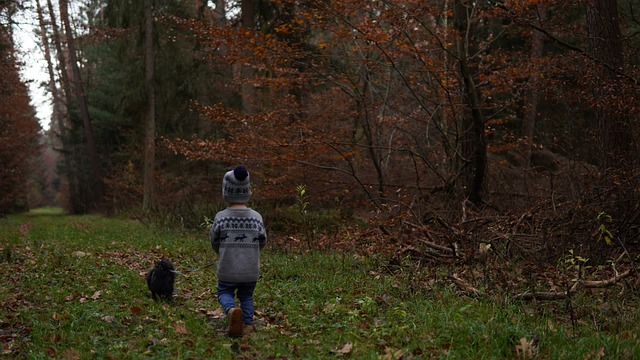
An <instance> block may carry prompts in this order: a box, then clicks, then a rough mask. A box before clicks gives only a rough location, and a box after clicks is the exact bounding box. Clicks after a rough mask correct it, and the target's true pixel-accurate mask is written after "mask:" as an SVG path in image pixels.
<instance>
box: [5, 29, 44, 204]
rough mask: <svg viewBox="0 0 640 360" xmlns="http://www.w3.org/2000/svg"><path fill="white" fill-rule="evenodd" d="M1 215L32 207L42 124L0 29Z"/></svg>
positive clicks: (12, 52)
mask: <svg viewBox="0 0 640 360" xmlns="http://www.w3.org/2000/svg"><path fill="white" fill-rule="evenodd" d="M0 74H2V76H0V89H1V90H0V164H2V165H1V166H0V216H3V215H6V214H9V213H13V212H17V211H24V210H26V209H28V207H29V204H28V194H29V191H30V186H31V185H33V182H32V181H31V180H32V179H31V177H30V176H29V175H30V172H31V171H33V169H34V168H35V162H34V160H35V158H36V156H37V155H38V141H39V130H40V125H39V124H38V122H37V120H36V119H35V116H34V114H35V112H34V109H33V107H32V106H31V105H30V103H29V102H30V98H29V94H28V92H27V87H26V85H25V84H24V82H23V81H22V80H21V79H20V75H19V72H18V64H17V62H16V59H15V55H14V48H13V43H12V41H11V39H10V38H8V37H7V34H6V33H4V32H2V33H0Z"/></svg>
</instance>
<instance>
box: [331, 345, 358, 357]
mask: <svg viewBox="0 0 640 360" xmlns="http://www.w3.org/2000/svg"><path fill="white" fill-rule="evenodd" d="M351 351H353V343H350V342H348V343H346V344H344V346H343V347H342V348H340V349H337V350H334V351H332V352H333V353H334V354H335V355H338V356H344V355H347V354H350V353H351Z"/></svg>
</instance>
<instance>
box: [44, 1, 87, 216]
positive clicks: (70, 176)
mask: <svg viewBox="0 0 640 360" xmlns="http://www.w3.org/2000/svg"><path fill="white" fill-rule="evenodd" d="M47 9H48V10H49V18H50V19H51V29H52V31H53V33H52V35H53V36H52V40H53V44H54V45H55V49H56V53H57V58H58V66H59V67H60V80H61V82H62V90H63V94H64V99H59V102H58V103H57V104H55V103H54V110H55V109H56V108H57V110H58V111H59V113H60V114H59V115H60V116H61V117H62V122H61V123H60V124H61V129H60V140H61V142H62V152H63V156H64V158H65V163H64V172H65V173H66V175H67V181H68V182H67V187H68V188H67V191H68V204H67V207H68V208H67V210H68V211H69V212H70V213H72V214H77V213H83V212H85V211H86V209H85V206H86V204H85V203H84V201H82V195H81V194H80V190H79V186H78V173H79V171H80V170H79V165H77V163H76V161H75V157H74V156H73V149H72V147H71V146H69V144H68V141H69V140H68V138H67V135H68V133H67V126H68V124H71V121H70V111H69V103H68V102H69V101H71V99H72V98H73V96H72V94H71V83H70V81H69V76H68V72H67V61H66V59H65V56H64V51H63V49H62V38H61V35H60V29H59V28H58V22H57V20H56V16H55V12H54V11H53V4H52V3H51V0H47ZM63 105H64V106H65V109H62V107H63Z"/></svg>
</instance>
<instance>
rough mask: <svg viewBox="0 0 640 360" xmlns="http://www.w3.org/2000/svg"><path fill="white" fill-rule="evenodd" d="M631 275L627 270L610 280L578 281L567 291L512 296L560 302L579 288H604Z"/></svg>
mask: <svg viewBox="0 0 640 360" xmlns="http://www.w3.org/2000/svg"><path fill="white" fill-rule="evenodd" d="M632 274H633V271H631V269H630V270H627V271H625V272H623V273H621V274H617V275H615V276H614V277H612V278H610V279H605V280H584V281H578V282H576V283H575V284H573V286H572V287H571V288H570V289H569V290H568V291H562V292H558V291H551V292H530V291H525V292H523V293H520V294H518V295H516V296H514V299H515V300H562V299H566V298H567V295H570V294H573V293H575V292H577V291H578V288H579V287H584V288H590V289H591V288H604V287H609V286H612V285H615V284H617V283H618V282H620V280H622V279H624V278H626V277H629V276H631V275H632Z"/></svg>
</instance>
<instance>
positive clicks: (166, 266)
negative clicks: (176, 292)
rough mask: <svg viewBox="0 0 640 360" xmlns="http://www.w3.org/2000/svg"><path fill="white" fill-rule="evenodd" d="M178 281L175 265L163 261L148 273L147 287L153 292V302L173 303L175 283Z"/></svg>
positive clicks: (165, 260)
mask: <svg viewBox="0 0 640 360" xmlns="http://www.w3.org/2000/svg"><path fill="white" fill-rule="evenodd" d="M175 279H176V273H175V272H174V268H173V264H171V262H170V261H169V260H167V259H162V260H160V261H158V262H157V263H156V265H155V266H154V267H153V269H151V271H149V273H147V286H148V287H149V290H151V297H152V298H153V300H155V301H158V300H164V301H166V302H172V301H173V283H174V282H175Z"/></svg>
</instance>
